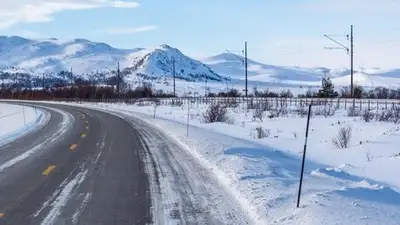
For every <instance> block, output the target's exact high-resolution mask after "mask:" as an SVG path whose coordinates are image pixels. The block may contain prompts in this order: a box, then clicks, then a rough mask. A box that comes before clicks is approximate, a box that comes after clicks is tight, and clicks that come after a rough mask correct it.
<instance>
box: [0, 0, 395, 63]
mask: <svg viewBox="0 0 400 225" xmlns="http://www.w3.org/2000/svg"><path fill="white" fill-rule="evenodd" d="M399 22H400V0H379V1H377V0H285V1H278V0H276V1H267V0H140V1H128V0H125V1H122V0H121V1H116V0H12V1H4V2H2V7H1V8H0V34H1V35H18V36H23V37H28V38H49V37H54V38H59V39H73V38H85V39H89V40H91V41H96V42H105V43H108V44H110V45H111V46H113V47H117V48H136V47H152V46H156V45H160V44H168V45H170V46H172V47H175V48H178V49H179V50H181V51H182V52H183V53H184V54H186V55H188V56H191V57H194V58H197V59H202V58H205V57H208V56H212V55H215V54H219V53H223V52H226V51H227V50H229V51H231V52H233V53H238V54H241V52H242V50H243V48H244V42H245V41H247V43H248V57H249V58H251V59H253V60H257V61H260V62H263V63H266V64H272V65H287V66H306V67H316V66H326V67H330V68H343V67H349V65H350V56H349V55H348V54H347V53H346V51H345V50H344V49H331V50H328V49H325V47H339V45H337V44H336V43H334V42H332V41H331V40H329V39H328V38H326V37H324V35H325V34H326V35H329V36H330V37H332V38H333V39H335V40H337V41H338V42H340V43H341V44H343V45H345V46H347V47H350V42H349V41H348V40H347V38H346V35H348V34H349V33H350V25H353V26H354V65H355V67H356V68H357V67H363V68H373V67H379V68H400V62H399V50H400V23H399Z"/></svg>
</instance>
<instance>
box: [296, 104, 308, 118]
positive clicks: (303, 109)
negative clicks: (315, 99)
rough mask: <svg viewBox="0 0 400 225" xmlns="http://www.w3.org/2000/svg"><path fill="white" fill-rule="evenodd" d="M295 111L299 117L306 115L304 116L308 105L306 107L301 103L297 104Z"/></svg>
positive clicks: (306, 113) (306, 114)
mask: <svg viewBox="0 0 400 225" xmlns="http://www.w3.org/2000/svg"><path fill="white" fill-rule="evenodd" d="M295 112H296V113H297V115H299V116H300V117H306V116H308V107H306V106H305V105H303V104H300V105H298V106H297V109H296V110H295Z"/></svg>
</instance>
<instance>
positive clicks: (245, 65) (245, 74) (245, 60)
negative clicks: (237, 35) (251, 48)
mask: <svg viewBox="0 0 400 225" xmlns="http://www.w3.org/2000/svg"><path fill="white" fill-rule="evenodd" d="M244 76H245V79H246V82H245V86H246V87H245V95H246V98H247V91H248V89H247V41H245V42H244Z"/></svg>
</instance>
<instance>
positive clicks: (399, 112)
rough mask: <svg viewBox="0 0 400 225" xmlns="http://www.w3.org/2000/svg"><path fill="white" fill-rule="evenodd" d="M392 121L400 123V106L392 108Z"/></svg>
mask: <svg viewBox="0 0 400 225" xmlns="http://www.w3.org/2000/svg"><path fill="white" fill-rule="evenodd" d="M391 111H392V121H393V122H394V123H398V122H399V121H400V106H393V108H392V110H391Z"/></svg>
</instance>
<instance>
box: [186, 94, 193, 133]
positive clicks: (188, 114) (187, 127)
mask: <svg viewBox="0 0 400 225" xmlns="http://www.w3.org/2000/svg"><path fill="white" fill-rule="evenodd" d="M191 103H192V101H188V111H187V123H186V137H189V119H190V106H191Z"/></svg>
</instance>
